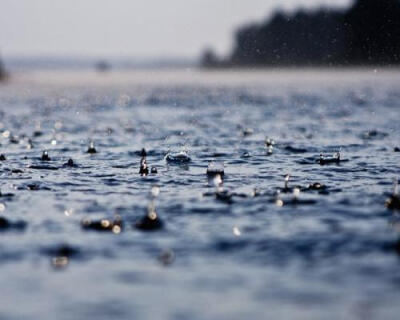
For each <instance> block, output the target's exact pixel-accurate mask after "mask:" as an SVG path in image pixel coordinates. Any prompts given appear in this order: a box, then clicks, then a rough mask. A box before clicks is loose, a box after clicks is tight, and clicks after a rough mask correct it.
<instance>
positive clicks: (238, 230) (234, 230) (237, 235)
mask: <svg viewBox="0 0 400 320" xmlns="http://www.w3.org/2000/svg"><path fill="white" fill-rule="evenodd" d="M232 231H233V234H234V235H235V236H236V237H239V236H241V235H242V233H241V231H240V229H239V228H238V227H233V229H232Z"/></svg>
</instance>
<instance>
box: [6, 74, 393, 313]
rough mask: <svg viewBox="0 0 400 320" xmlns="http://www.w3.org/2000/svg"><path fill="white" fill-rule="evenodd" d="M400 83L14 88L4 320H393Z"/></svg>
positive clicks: (212, 80)
mask: <svg viewBox="0 0 400 320" xmlns="http://www.w3.org/2000/svg"><path fill="white" fill-rule="evenodd" d="M399 75H400V74H399V73H398V71H396V70H392V71H389V70H375V71H371V70H348V71H344V70H332V71H326V70H325V71H324V70H312V71H310V70H308V71H305V70H304V71H302V70H299V71H279V70H275V71H258V72H253V73H251V72H249V71H242V72H237V71H226V72H211V73H206V72H197V71H191V70H187V71H181V72H172V71H168V72H167V71H165V72H148V73H145V72H137V73H128V72H126V73H123V72H121V73H113V72H110V73H107V74H95V73H93V74H92V73H86V74H83V73H50V72H48V73H40V72H37V73H31V74H25V75H23V74H21V75H15V77H14V78H12V79H11V81H10V82H8V83H6V84H4V85H2V86H1V87H0V130H1V154H2V156H1V159H0V160H1V162H0V167H1V169H0V170H1V178H2V184H1V186H0V187H1V194H0V237H1V244H0V269H1V271H2V276H1V281H2V285H3V288H7V290H3V293H2V294H1V299H0V300H1V302H0V306H1V308H0V318H1V317H4V318H6V319H20V318H29V319H34V318H38V319H39V318H40V319H55V318H57V319H82V318H93V317H96V318H98V319H109V318H110V317H113V318H114V317H118V318H119V319H132V318H139V319H140V318H142V319H147V318H168V319H243V318H252V319H265V317H266V314H268V315H269V316H270V317H271V318H298V319H310V318H322V319H325V318H327V319H329V318H331V315H332V314H335V316H336V317H338V318H341V319H357V318H359V319H364V318H367V317H368V316H369V317H371V318H379V319H381V318H386V319H389V318H394V317H395V316H396V314H397V313H398V312H399V307H398V306H397V304H396V303H393V301H396V299H397V298H399V297H400V294H399V285H398V284H399V277H398V272H397V270H398V267H399V262H400V261H399V258H398V252H399V249H398V248H399V242H398V237H399V234H398V232H399V228H398V224H399V223H398V220H399V219H398V214H399V211H398V202H399V201H398V193H397V192H396V191H395V192H394V193H392V183H393V179H394V178H396V179H398V177H399V176H400V162H399V160H400V158H399V153H398V152H395V150H396V148H399V147H400V142H399V141H400V139H399V132H400V122H399V119H400V111H399V108H398V106H399V102H400V95H399V85H398V78H399ZM386 200H387V202H386V206H387V208H386V207H385V201H386ZM396 201H397V202H396ZM396 204H397V205H396ZM146 231H152V232H146ZM50 306H51V307H50ZM44 311H45V312H44Z"/></svg>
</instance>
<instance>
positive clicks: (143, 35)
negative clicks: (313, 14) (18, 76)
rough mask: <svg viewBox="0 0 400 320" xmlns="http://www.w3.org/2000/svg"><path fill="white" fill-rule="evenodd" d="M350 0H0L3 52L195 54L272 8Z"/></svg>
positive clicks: (222, 42) (223, 44)
mask: <svg viewBox="0 0 400 320" xmlns="http://www.w3.org/2000/svg"><path fill="white" fill-rule="evenodd" d="M349 3H350V0H157V1H156V0H0V52H1V53H2V54H3V55H6V56H13V55H27V56H31V55H35V56H37V55H46V56H71V55H73V56H110V57H118V56H122V57H136V58H152V57H153V58H154V57H162V56H169V57H196V56H198V55H199V54H200V52H201V51H202V50H203V49H204V48H205V47H207V46H209V47H213V48H215V49H216V51H217V52H219V53H220V54H224V53H227V52H228V51H229V49H230V47H231V45H232V32H233V30H234V29H235V28H236V27H237V26H240V25H241V24H243V23H247V22H249V21H257V20H258V21H260V20H262V19H263V18H265V17H267V16H268V15H269V14H270V13H271V12H272V11H273V10H274V9H276V8H283V7H284V8H285V9H288V10H291V9H293V8H297V7H299V6H302V7H315V6H320V5H325V6H327V5H332V4H334V5H346V4H349Z"/></svg>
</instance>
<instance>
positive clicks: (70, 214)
mask: <svg viewBox="0 0 400 320" xmlns="http://www.w3.org/2000/svg"><path fill="white" fill-rule="evenodd" d="M73 214H74V210H73V209H67V210H64V215H66V216H67V217H70V216H72V215H73Z"/></svg>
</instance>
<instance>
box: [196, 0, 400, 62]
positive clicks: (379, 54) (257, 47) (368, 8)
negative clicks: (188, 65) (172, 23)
mask: <svg viewBox="0 0 400 320" xmlns="http://www.w3.org/2000/svg"><path fill="white" fill-rule="evenodd" d="M201 63H202V65H203V66H204V67H234V66H239V67H240V66H274V65H277V66H285V65H286V66H290V65H338V66H339V65H391V64H399V63H400V0H356V1H355V2H354V3H353V5H352V6H351V7H350V8H348V9H341V10H339V9H336V10H333V9H319V10H316V11H312V12H311V11H310V12H307V11H303V10H300V11H297V12H295V13H293V14H286V13H284V12H277V13H275V14H274V15H273V16H272V18H271V19H268V20H267V21H265V22H263V23H253V24H250V25H246V26H243V27H241V28H239V30H238V31H237V32H236V33H235V43H234V48H233V51H232V53H231V54H230V55H229V56H228V57H225V58H219V57H218V56H217V55H215V54H214V53H213V51H212V50H206V51H205V52H204V54H203V56H202V61H201Z"/></svg>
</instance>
